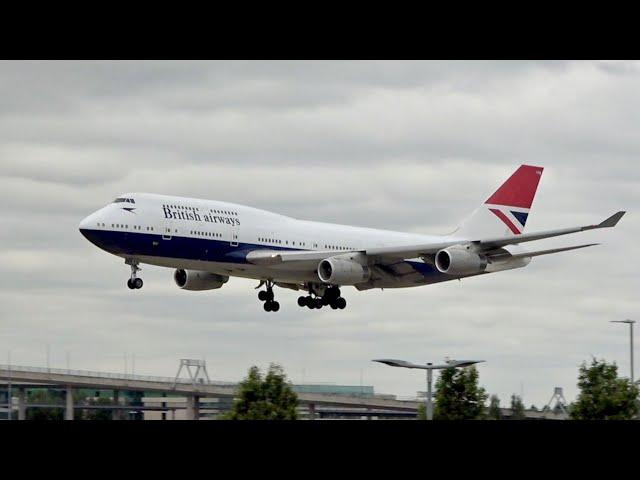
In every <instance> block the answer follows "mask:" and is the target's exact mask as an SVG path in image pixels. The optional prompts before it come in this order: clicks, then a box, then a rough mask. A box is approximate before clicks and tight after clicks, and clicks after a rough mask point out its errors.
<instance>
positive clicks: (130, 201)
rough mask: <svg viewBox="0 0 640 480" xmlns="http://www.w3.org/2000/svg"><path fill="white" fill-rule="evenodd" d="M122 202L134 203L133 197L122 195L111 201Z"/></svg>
mask: <svg viewBox="0 0 640 480" xmlns="http://www.w3.org/2000/svg"><path fill="white" fill-rule="evenodd" d="M122 202H127V203H136V202H135V200H134V199H133V198H123V197H118V198H116V199H115V200H114V201H113V203H122Z"/></svg>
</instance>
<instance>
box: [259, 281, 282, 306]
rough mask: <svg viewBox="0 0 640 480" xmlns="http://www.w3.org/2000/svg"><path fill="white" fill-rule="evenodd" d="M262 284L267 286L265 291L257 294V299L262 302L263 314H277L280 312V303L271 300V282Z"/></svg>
mask: <svg viewBox="0 0 640 480" xmlns="http://www.w3.org/2000/svg"><path fill="white" fill-rule="evenodd" d="M264 283H266V284H267V289H266V290H260V291H259V292H258V299H259V300H260V301H261V302H264V305H263V308H264V311H265V312H277V311H278V310H280V303H279V302H276V301H275V300H274V299H273V282H272V281H271V280H267V281H266V282H264Z"/></svg>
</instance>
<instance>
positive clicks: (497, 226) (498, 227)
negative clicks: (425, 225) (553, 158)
mask: <svg viewBox="0 0 640 480" xmlns="http://www.w3.org/2000/svg"><path fill="white" fill-rule="evenodd" d="M542 171H543V168H542V167H535V166H531V165H521V166H520V167H519V168H518V169H517V170H516V171H515V172H514V173H513V174H512V175H511V176H510V177H509V178H508V179H507V181H506V182H504V183H503V184H502V185H501V186H500V188H498V190H496V191H495V193H494V194H493V195H491V196H490V197H489V198H488V199H487V200H486V201H485V202H484V205H482V206H481V207H480V208H479V209H477V210H476V211H475V212H473V214H472V215H471V217H469V218H468V219H467V220H466V221H465V222H463V224H462V225H461V226H460V227H459V228H458V229H457V230H456V232H455V233H456V234H458V235H465V236H467V237H473V236H477V235H480V234H482V235H502V236H509V235H520V234H521V233H522V232H523V231H524V228H525V225H526V223H527V218H528V217H529V211H530V210H531V205H532V203H533V199H534V197H535V195H536V190H537V189H538V183H539V182H540V178H541V177H542ZM505 227H506V228H505Z"/></svg>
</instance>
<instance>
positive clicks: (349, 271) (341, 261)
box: [318, 257, 371, 285]
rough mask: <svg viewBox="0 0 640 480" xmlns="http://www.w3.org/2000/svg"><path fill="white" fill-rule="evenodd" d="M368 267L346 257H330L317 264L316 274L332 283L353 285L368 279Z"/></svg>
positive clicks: (326, 281)
mask: <svg viewBox="0 0 640 480" xmlns="http://www.w3.org/2000/svg"><path fill="white" fill-rule="evenodd" d="M370 275H371V273H370V272H369V267H367V266H365V265H361V264H360V263H358V262H354V261H353V260H348V259H346V258H339V257H330V258H326V259H324V260H322V261H321V262H320V263H319V264H318V276H319V277H320V280H322V281H323V282H324V283H330V284H332V285H354V284H356V283H361V282H366V281H367V280H369V276H370Z"/></svg>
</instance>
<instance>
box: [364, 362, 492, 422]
mask: <svg viewBox="0 0 640 480" xmlns="http://www.w3.org/2000/svg"><path fill="white" fill-rule="evenodd" d="M372 361H373V362H378V363H384V364H385V365H389V366H390V367H403V368H419V369H421V370H426V371H427V398H426V399H425V410H426V414H427V420H433V395H432V385H433V371H434V370H442V369H444V368H462V367H468V366H470V365H474V364H476V363H481V362H484V360H445V363H444V364H440V365H434V364H433V363H426V364H424V365H421V364H419V363H411V362H407V361H406V360H397V359H393V358H383V359H379V360H372Z"/></svg>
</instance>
